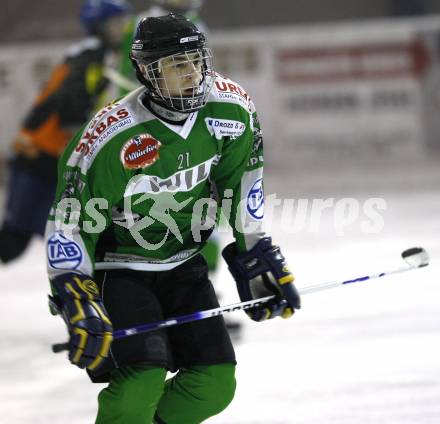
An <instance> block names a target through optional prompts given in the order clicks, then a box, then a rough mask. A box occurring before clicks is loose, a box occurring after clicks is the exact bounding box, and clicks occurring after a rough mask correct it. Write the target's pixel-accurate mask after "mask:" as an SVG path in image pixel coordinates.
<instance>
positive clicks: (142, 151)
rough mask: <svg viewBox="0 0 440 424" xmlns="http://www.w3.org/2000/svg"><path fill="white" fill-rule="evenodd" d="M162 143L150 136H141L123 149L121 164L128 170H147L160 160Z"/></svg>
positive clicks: (129, 142)
mask: <svg viewBox="0 0 440 424" xmlns="http://www.w3.org/2000/svg"><path fill="white" fill-rule="evenodd" d="M160 146H161V143H160V141H158V140H156V139H155V138H154V137H153V136H151V135H150V134H140V135H137V136H136V137H134V138H132V139H131V140H129V141H127V143H125V144H124V145H123V146H122V149H121V162H122V164H123V165H124V168H126V169H140V168H147V167H148V166H151V165H153V163H154V162H156V161H157V159H159V149H160Z"/></svg>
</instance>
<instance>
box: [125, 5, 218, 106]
mask: <svg viewBox="0 0 440 424" xmlns="http://www.w3.org/2000/svg"><path fill="white" fill-rule="evenodd" d="M130 58H131V60H132V63H133V66H134V68H135V70H136V75H137V78H138V80H139V81H140V82H141V83H142V84H144V85H145V86H146V87H147V89H148V95H149V96H150V97H151V99H152V100H153V101H156V102H159V103H160V104H162V105H163V106H164V107H166V108H168V109H170V110H176V111H179V112H192V111H195V110H198V109H200V108H201V107H203V105H204V104H205V103H206V100H207V97H208V95H209V92H210V90H211V88H212V85H213V81H214V78H213V75H214V72H213V66H212V53H211V50H210V49H209V48H207V47H206V38H205V35H204V34H203V33H202V32H201V31H199V30H198V29H197V27H196V26H195V25H194V24H193V23H192V22H190V21H189V20H188V19H186V18H185V17H184V16H181V15H175V14H173V13H170V14H169V15H166V16H159V17H149V18H143V19H142V20H141V21H140V22H139V24H138V26H137V28H136V32H135V35H134V39H133V44H132V48H131V53H130ZM164 59H169V60H168V63H169V65H168V66H176V65H175V64H176V63H179V66H182V63H183V64H184V66H183V67H185V64H186V65H187V66H188V67H189V66H197V67H199V68H198V69H199V70H198V71H197V72H198V73H199V74H200V78H199V80H197V81H196V82H195V83H194V84H193V85H192V86H189V87H188V86H187V87H185V88H183V89H182V90H181V91H180V93H178V94H176V93H171V92H170V90H169V89H168V87H167V81H166V80H165V78H164V77H163V70H164V66H166V65H164V63H165V62H164ZM181 78H182V81H183V79H184V78H190V75H189V74H188V73H187V74H182V75H181Z"/></svg>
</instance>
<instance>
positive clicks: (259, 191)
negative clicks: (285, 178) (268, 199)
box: [246, 178, 264, 220]
mask: <svg viewBox="0 0 440 424" xmlns="http://www.w3.org/2000/svg"><path fill="white" fill-rule="evenodd" d="M246 206H247V211H248V213H249V215H250V216H252V218H254V219H258V220H261V219H263V217H264V192H263V179H262V178H259V179H258V180H257V181H255V183H254V184H253V185H252V187H251V189H250V190H249V191H248V194H247V205H246Z"/></svg>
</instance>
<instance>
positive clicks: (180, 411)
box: [155, 363, 236, 424]
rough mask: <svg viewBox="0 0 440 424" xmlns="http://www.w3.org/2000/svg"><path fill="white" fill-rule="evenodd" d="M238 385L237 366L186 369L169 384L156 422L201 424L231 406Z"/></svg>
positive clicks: (219, 365) (160, 423)
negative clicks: (236, 380)
mask: <svg viewBox="0 0 440 424" xmlns="http://www.w3.org/2000/svg"><path fill="white" fill-rule="evenodd" d="M235 386H236V383H235V365H234V364H229V363H228V364H218V365H209V366H194V367H192V368H188V369H182V370H181V371H179V373H178V374H177V375H175V376H174V377H173V378H171V379H169V380H168V381H167V382H166V384H165V393H164V394H163V396H162V398H161V399H160V402H159V406H158V407H157V414H156V417H155V422H156V423H158V424H199V423H201V422H203V421H205V420H206V419H208V418H209V417H212V416H214V415H216V414H218V413H220V412H221V411H223V410H224V409H225V408H226V407H227V406H228V405H229V404H230V403H231V401H232V399H233V398H234V393H235Z"/></svg>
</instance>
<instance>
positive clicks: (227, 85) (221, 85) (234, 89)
mask: <svg viewBox="0 0 440 424" xmlns="http://www.w3.org/2000/svg"><path fill="white" fill-rule="evenodd" d="M215 86H216V87H217V90H218V91H219V92H220V93H221V92H223V93H234V94H237V95H239V96H240V97H243V98H244V99H245V100H246V101H249V100H250V97H249V95H248V94H247V93H246V91H244V90H243V89H242V88H241V87H240V86H239V85H237V84H233V83H231V82H226V81H218V80H216V81H215Z"/></svg>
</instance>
